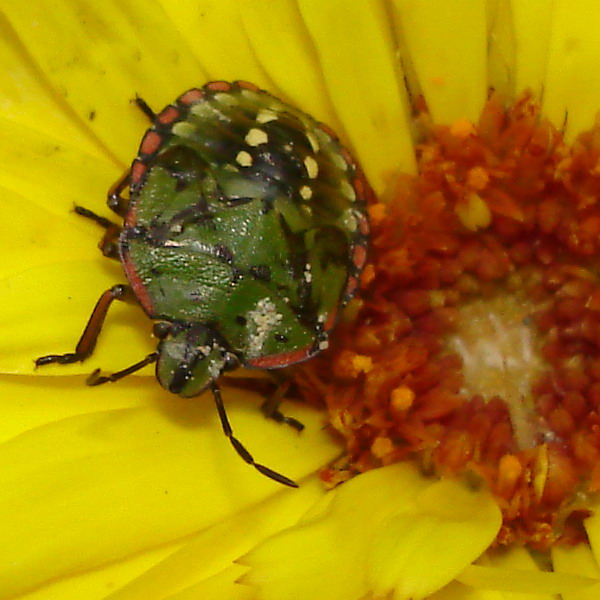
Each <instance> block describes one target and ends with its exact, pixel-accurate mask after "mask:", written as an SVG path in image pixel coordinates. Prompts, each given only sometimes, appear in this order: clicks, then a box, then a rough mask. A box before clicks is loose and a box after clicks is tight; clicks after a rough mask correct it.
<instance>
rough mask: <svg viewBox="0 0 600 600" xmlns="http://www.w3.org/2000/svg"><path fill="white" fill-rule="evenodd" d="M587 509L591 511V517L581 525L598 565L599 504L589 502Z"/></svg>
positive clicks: (599, 550)
mask: <svg viewBox="0 0 600 600" xmlns="http://www.w3.org/2000/svg"><path fill="white" fill-rule="evenodd" d="M588 508H589V509H590V510H591V511H592V516H591V517H589V518H588V519H586V520H585V521H584V522H583V524H584V526H585V532H586V533H587V537H588V540H589V542H590V548H591V550H592V553H593V555H594V558H595V559H596V562H597V563H598V564H600V512H599V511H600V502H598V501H597V500H596V501H593V502H590V503H589V504H588Z"/></svg>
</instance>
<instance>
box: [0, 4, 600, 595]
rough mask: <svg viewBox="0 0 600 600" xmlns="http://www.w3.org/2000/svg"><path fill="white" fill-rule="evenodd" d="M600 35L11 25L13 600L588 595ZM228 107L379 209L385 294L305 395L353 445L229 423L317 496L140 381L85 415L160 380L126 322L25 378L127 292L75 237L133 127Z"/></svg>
mask: <svg viewBox="0 0 600 600" xmlns="http://www.w3.org/2000/svg"><path fill="white" fill-rule="evenodd" d="M598 12H599V9H598V8H597V7H596V5H595V4H593V3H590V2H584V1H583V0H581V1H579V0H578V1H577V2H571V3H569V4H568V5H567V3H562V2H558V1H557V2H552V1H550V0H547V1H541V2H535V3H534V2H512V3H505V2H483V1H481V2H480V1H476V2H473V1H472V0H468V1H465V0H452V1H443V2H441V1H440V2H431V3H421V2H396V1H393V0H389V1H388V2H385V3H381V2H375V1H368V2H363V3H354V2H342V1H341V0H328V2H325V3H323V2H322V1H316V0H298V1H291V0H281V1H278V2H263V1H259V2H252V3H246V2H236V1H234V0H228V1H225V2H217V3H214V2H208V1H197V2H169V1H166V0H164V1H161V2H156V3H153V4H151V5H148V3H139V2H135V1H133V0H128V1H127V2H125V3H123V2H120V3H118V5H117V4H115V3H104V4H103V3H93V2H87V1H86V2H64V3H62V4H61V5H60V6H56V5H52V6H50V5H49V4H48V3H46V2H44V1H43V0H39V1H33V2H29V3H26V4H21V5H18V6H17V5H14V6H8V5H7V6H5V7H3V9H2V18H1V19H0V28H1V31H2V37H3V40H5V43H4V44H3V46H2V48H1V49H0V61H2V65H3V67H4V69H3V72H4V73H5V78H4V82H3V86H2V90H0V121H1V123H2V132H3V135H2V139H0V157H1V160H0V164H1V168H0V185H1V186H2V188H3V193H2V196H1V197H2V202H3V203H4V209H5V210H4V214H5V220H6V223H7V224H8V226H7V227H4V228H3V236H2V249H3V253H4V255H3V256H4V260H3V261H2V265H1V266H0V269H2V277H3V285H2V286H0V288H1V289H0V296H1V297H2V300H1V302H0V305H1V306H2V307H3V308H2V330H3V351H2V352H1V353H0V369H1V370H2V373H3V375H2V376H1V381H2V385H3V386H4V394H3V411H4V414H3V419H2V423H3V427H4V429H3V434H2V438H1V443H0V464H1V465H2V466H1V469H0V472H2V473H3V477H2V478H1V480H0V506H1V507H2V514H3V516H4V518H3V525H2V529H3V531H2V539H4V540H5V544H3V546H2V553H3V556H2V560H1V562H2V564H3V565H7V567H6V568H3V569H2V574H1V575H0V598H9V597H17V596H18V597H27V596H28V595H29V596H30V597H33V596H35V595H37V596H38V597H40V598H50V597H52V596H53V595H54V596H55V597H60V598H68V597H70V596H72V597H74V598H81V597H86V598H105V597H109V598H113V600H116V599H117V598H119V599H122V600H125V599H132V598H156V599H159V598H167V597H171V598H175V597H178V598H179V597H181V598H184V597H202V598H207V597H218V598H229V597H231V598H252V597H260V598H277V599H278V600H281V599H284V598H299V599H300V598H302V599H304V598H320V597H322V598H339V599H340V600H346V599H348V600H349V599H353V598H356V599H358V598H364V597H386V596H389V597H394V598H398V599H400V598H421V597H430V596H431V597H435V598H439V599H445V598H461V597H471V598H480V597H481V598H483V597H486V598H487V597H491V596H489V594H494V593H497V594H500V593H502V592H522V593H524V594H527V595H529V596H531V597H532V598H533V597H534V596H536V597H538V595H539V594H549V595H550V594H557V593H564V594H565V598H567V597H574V596H572V594H574V593H576V592H578V590H581V589H584V588H585V587H586V586H587V589H586V590H585V592H583V593H586V594H588V593H589V594H592V596H590V597H593V595H594V589H595V588H594V587H591V586H592V585H596V586H597V585H598V584H596V581H597V579H598V566H597V562H596V558H595V554H594V549H595V548H596V547H597V544H598V541H597V540H598V531H599V530H598V526H597V516H596V514H595V509H596V505H595V493H596V492H597V490H598V472H597V469H596V468H595V462H596V457H597V454H598V450H599V449H598V444H597V440H596V436H597V423H596V419H597V416H596V415H595V406H596V405H595V404H594V403H595V402H596V400H597V398H596V397H597V395H598V392H597V390H596V387H597V384H596V383H595V381H596V380H597V379H598V377H597V373H598V367H597V364H596V363H597V360H596V355H595V352H596V349H595V345H594V344H595V340H596V337H595V336H596V329H597V323H596V318H595V314H596V311H598V298H597V296H598V294H597V293H596V277H597V275H596V271H597V269H596V266H595V263H594V260H593V258H594V257H595V256H596V253H597V251H598V248H597V247H596V246H597V237H598V233H599V230H600V227H599V226H598V222H599V220H598V217H597V214H596V212H597V207H596V196H597V186H596V179H597V176H598V175H597V160H598V153H597V149H596V147H597V139H596V138H597V129H593V130H592V133H589V134H586V135H584V136H583V137H579V138H578V137H577V136H578V134H580V133H581V132H582V131H585V130H590V128H591V127H592V125H593V122H594V115H595V113H596V111H597V109H598V105H597V100H596V99H597V98H598V97H600V95H599V94H598V92H599V91H600V90H598V89H597V83H596V80H595V79H594V78H593V77H590V73H594V72H595V71H596V70H597V56H598V48H597V45H598V41H597V40H598V39H600V38H598V35H597V31H596V30H595V29H594V27H595V25H594V24H595V23H596V22H598V17H600V14H597V13H598ZM211 79H219V80H235V79H244V80H249V81H252V82H253V83H255V84H257V85H258V86H259V87H261V88H264V89H267V90H269V91H270V92H271V93H273V94H274V95H276V96H279V97H281V98H283V99H284V100H286V101H288V102H290V103H291V104H293V105H296V106H298V107H299V108H301V109H302V110H305V111H306V112H309V113H310V114H312V115H313V116H314V117H315V118H317V119H319V120H320V121H323V122H325V123H327V124H329V125H330V126H331V127H333V128H334V129H335V130H336V131H337V132H338V133H339V134H340V136H341V138H342V140H343V141H344V142H345V143H346V145H347V146H348V147H349V148H350V149H351V150H352V152H353V153H354V155H355V156H356V157H357V158H358V160H359V162H360V163H361V165H362V167H363V168H364V170H365V172H366V175H367V177H368V179H369V181H370V182H371V185H372V186H373V188H374V190H375V192H376V193H377V195H378V200H377V202H375V203H373V204H372V205H371V206H370V210H369V212H370V218H371V222H372V225H373V229H374V235H373V237H372V245H373V250H372V256H371V262H370V263H369V265H368V266H367V268H366V269H365V271H364V272H363V276H362V286H363V290H364V291H363V293H362V295H361V296H359V297H358V299H357V300H356V301H355V302H354V304H353V305H351V306H350V307H349V309H348V311H347V312H346V314H345V316H344V317H343V320H342V323H341V324H340V326H339V336H338V337H337V338H336V339H335V340H334V343H333V347H332V349H331V351H328V352H327V353H323V355H322V356H321V357H320V358H317V359H316V360H315V361H313V362H308V363H306V365H303V366H302V367H300V368H299V369H297V372H296V374H295V376H294V377H295V382H296V387H297V388H298V389H299V390H300V392H301V395H302V396H303V397H304V398H305V399H308V400H309V401H313V402H314V403H316V404H319V405H320V406H321V407H322V406H325V407H326V408H327V415H328V418H329V423H330V424H331V426H332V427H331V429H334V430H337V433H338V434H340V435H341V440H339V439H337V438H334V437H333V436H331V435H330V432H329V431H328V430H326V429H324V428H323V417H324V415H325V413H324V412H319V411H317V410H313V409H311V408H310V407H308V406H306V405H302V404H294V405H288V404H286V405H285V409H286V412H288V413H290V414H291V415H293V416H294V417H296V418H298V419H299V420H300V421H302V422H303V423H304V425H305V431H304V432H302V434H301V435H298V433H297V432H296V431H293V430H291V429H288V428H285V427H281V426H278V425H277V424H275V423H272V422H266V421H264V420H263V419H262V417H261V416H260V413H259V411H258V410H257V406H258V404H259V403H260V398H259V397H257V395H256V394H251V393H248V392H241V391H239V390H236V391H232V390H230V391H229V392H228V393H226V394H225V401H226V404H227V410H228V412H229V416H230V420H231V421H232V423H233V424H234V427H235V430H236V435H237V436H238V437H239V438H240V439H243V440H244V443H245V445H247V446H248V447H249V448H251V449H252V451H253V452H254V453H258V452H259V451H260V460H261V462H264V463H265V464H268V465H269V466H273V467H277V469H281V470H282V471H284V472H285V473H286V474H287V475H290V476H291V477H293V478H295V479H297V480H298V481H299V482H300V483H301V486H300V489H299V490H285V489H280V488H278V487H277V485H276V484H275V483H273V482H271V481H269V480H267V479H265V478H262V477H260V476H259V475H258V474H257V473H255V472H253V471H252V470H251V469H248V468H247V467H246V465H244V463H243V462H242V461H240V460H239V458H238V457H237V456H236V455H235V454H234V453H233V452H231V449H230V448H229V447H228V442H227V440H226V439H225V437H224V436H223V435H222V431H221V430H220V425H219V423H218V417H217V415H216V414H215V410H214V409H213V406H212V403H211V402H207V401H206V399H205V398H204V397H199V398H198V399H197V400H192V401H190V400H183V399H178V398H174V397H171V396H170V395H169V394H167V393H166V392H164V391H163V390H161V388H160V387H159V386H158V384H157V383H156V381H155V379H154V377H152V374H151V372H150V371H141V372H140V373H139V374H137V375H135V376H132V377H131V378H129V379H126V380H124V381H122V382H119V383H118V384H115V385H114V386H112V385H107V386H101V387H98V388H86V387H85V376H86V375H87V374H88V373H89V372H90V371H92V370H93V369H94V368H96V367H101V368H102V369H103V370H107V371H118V370H120V369H122V368H124V367H127V366H129V365H131V364H134V363H135V362H136V361H138V360H140V359H141V358H142V357H143V356H146V355H147V354H148V353H150V352H152V351H153V348H154V347H155V345H154V341H153V340H152V338H151V336H150V335H149V334H150V331H151V328H150V323H149V321H148V319H147V318H145V317H144V315H143V313H142V311H140V310H139V308H138V307H136V306H129V305H120V306H116V307H115V308H114V311H113V310H112V309H111V314H110V315H109V318H108V319H107V321H106V325H105V328H104V331H103V332H102V338H101V340H100V341H99V343H98V346H97V348H96V349H95V352H94V354H93V356H92V357H91V358H90V359H89V360H88V361H87V362H86V363H85V364H84V365H83V366H82V365H80V364H76V365H59V366H51V367H45V368H44V369H39V370H37V371H34V370H33V365H34V363H33V361H34V359H35V358H36V357H37V356H40V355H43V354H47V353H50V352H63V351H64V352H67V351H69V350H70V349H72V348H73V345H74V343H75V342H76V340H77V339H78V336H79V335H80V333H81V329H82V327H83V325H84V323H85V320H86V318H87V317H88V315H89V312H90V310H91V308H92V306H93V304H94V302H95V301H96V300H97V298H98V296H99V295H100V294H101V293H102V292H103V291H104V290H106V289H109V288H110V287H111V286H112V285H113V284H115V283H117V282H119V281H120V280H122V278H123V274H122V271H121V268H120V266H119V264H118V263H117V262H113V263H111V262H110V261H107V260H106V259H105V258H103V257H102V256H101V255H100V253H99V252H98V251H97V249H96V247H95V246H96V243H97V237H98V231H97V229H96V228H95V227H94V223H91V222H89V223H88V222H87V221H83V220H82V219H80V218H79V217H78V216H77V215H76V214H74V213H73V211H72V208H73V205H74V204H77V205H81V204H83V205H85V206H86V207H87V208H90V209H91V210H93V211H95V212H98V213H101V214H106V215H108V210H107V209H105V208H104V199H105V197H106V193H107V190H108V188H109V187H110V185H111V184H112V183H113V182H114V181H115V180H117V179H118V178H119V177H120V175H121V174H122V172H123V171H124V170H125V169H127V168H128V166H129V164H130V162H131V159H132V158H133V157H134V155H135V152H136V148H137V146H138V144H139V140H140V139H141V136H142V134H143V132H144V130H145V128H146V127H147V123H146V122H145V120H144V116H143V115H142V114H141V113H140V111H138V110H136V107H135V106H134V103H132V100H133V99H134V98H135V97H136V96H138V97H141V98H143V99H144V101H145V102H147V103H148V104H149V105H150V106H151V107H154V108H155V109H157V110H159V109H160V108H162V107H163V106H164V105H166V104H167V103H169V102H171V101H172V100H173V99H174V98H175V97H176V96H177V95H178V94H180V93H181V92H182V91H184V90H185V89H188V88H192V87H197V86H199V85H201V84H203V83H205V82H206V81H208V80H211ZM491 88H493V89H494V90H496V95H493V96H492V97H491V99H490V96H489V90H490V89H491ZM526 90H529V92H528V95H523V94H524V93H525V91H526ZM542 92H543V93H542ZM538 105H539V108H538ZM575 140H577V141H575ZM536 186H537V187H536ZM542 195H543V199H541V198H540V196H542ZM557 256H558V257H559V258H558V259H557ZM507 290H508V292H509V293H507ZM532 332H533V333H532ZM494 338H497V339H494ZM586 344H587V345H586ZM592 350H593V351H592ZM509 363H510V364H509ZM594 386H596V387H594ZM340 457H341V458H340ZM336 459H337V462H335V463H333V465H334V466H333V467H332V466H328V465H331V464H332V461H334V460H336ZM375 467H379V468H375ZM359 473H360V474H359ZM322 480H326V482H327V483H329V484H331V485H333V484H335V483H339V482H340V481H344V480H348V481H346V482H345V483H343V484H342V485H338V486H337V487H335V488H334V489H333V490H331V491H326V489H325V486H323V482H322ZM559 542H560V543H559ZM568 544H576V545H575V546H574V547H573V548H571V547H569V545H568ZM500 546H502V547H503V552H498V551H490V549H491V548H492V547H500ZM534 549H535V550H536V551H537V552H532V550H534ZM540 552H541V553H540ZM551 571H552V572H551ZM36 588H37V589H36ZM33 590H35V591H33ZM525 597H527V596H525ZM582 597H583V596H582Z"/></svg>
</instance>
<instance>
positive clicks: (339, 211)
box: [36, 81, 370, 485]
mask: <svg viewBox="0 0 600 600" xmlns="http://www.w3.org/2000/svg"><path fill="white" fill-rule="evenodd" d="M138 104H139V105H140V106H141V108H142V109H143V110H144V111H145V112H146V113H148V114H149V116H150V115H151V116H152V118H153V125H152V127H151V128H150V129H149V130H148V131H147V132H146V134H145V135H144V137H143V139H142V142H141V145H140V149H139V153H138V156H137V158H136V159H135V160H134V161H133V164H132V166H131V169H130V170H129V171H128V173H127V174H126V176H125V177H124V178H123V179H122V180H120V181H119V182H117V184H116V185H115V186H114V187H113V188H112V190H111V191H110V192H109V206H110V207H111V208H112V209H113V210H114V211H115V212H116V213H117V214H119V215H120V216H122V217H123V218H124V224H123V227H119V226H117V225H115V224H113V223H112V222H111V221H108V220H107V219H104V218H103V217H99V216H97V215H95V214H94V213H92V212H90V211H88V210H87V209H84V208H81V207H77V209H76V210H77V212H79V214H82V215H83V216H87V217H89V218H92V219H94V220H95V221H96V222H98V223H99V224H100V225H102V226H103V227H105V228H106V235H105V236H104V238H103V241H102V242H101V248H102V249H103V251H104V253H105V254H106V255H108V256H113V257H118V258H119V259H120V261H121V263H122V265H123V269H124V271H125V274H126V276H127V279H128V281H129V285H128V286H124V285H116V286H114V287H113V288H111V289H110V290H108V291H107V292H105V293H104V294H103V296H102V297H101V298H100V300H99V301H98V304H97V305H96V308H95V309H94V312H93V313H92V316H91V318H90V321H89V322H88V325H87V327H86V329H85V331H84V333H83V335H82V337H81V339H80V341H79V344H78V346H77V348H76V350H75V352H73V353H70V354H63V355H49V356H44V357H41V358H39V359H38V360H37V361H36V364H38V365H43V364H48V363H52V362H57V363H69V362H76V361H79V360H84V359H85V358H87V357H88V356H89V355H90V354H91V352H92V351H93V348H94V346H95V342H96V339H97V336H98V334H99V331H100V328H101V326H102V323H103V321H104V317H105V315H106V312H107V310H108V307H109V305H110V304H111V302H112V301H113V300H115V299H123V298H125V297H127V296H134V297H135V299H136V300H137V301H138V302H139V304H140V305H141V306H142V308H143V309H144V311H145V312H146V314H147V315H148V316H149V317H150V318H151V319H153V320H154V321H155V326H154V333H155V335H156V336H157V337H158V338H159V340H160V342H159V344H158V349H157V351H156V352H154V353H152V354H150V355H149V356H147V357H146V358H144V359H143V360H142V361H140V362H139V363H137V364H135V365H133V366H131V367H129V368H127V369H124V370H123V371H119V372H118V373H114V374H112V375H100V374H99V373H98V372H96V373H94V374H92V376H91V377H90V380H89V381H88V383H90V384H92V385H94V384H99V383H104V382H106V381H116V380H117V379H120V378H121V377H124V376H125V375H128V374H130V373H132V372H134V371H136V370H138V369H140V368H142V367H143V366H145V365H147V364H150V363H152V362H156V363H157V364H156V374H157V378H158V380H159V382H160V383H161V385H162V386H163V387H165V388H166V389H168V390H169V391H171V392H173V393H175V394H178V395H180V396H184V397H192V396H196V395H198V394H200V393H201V392H203V391H204V390H206V389H207V388H210V389H211V390H212V392H213V395H214V397H215V400H216V403H217V407H218V410H219V415H220V417H221V421H222V424H223V428H224V430H225V433H226V435H227V436H228V437H229V439H230V440H231V442H232V444H233V445H234V447H235V448H236V450H237V451H238V453H240V454H241V455H242V458H244V460H246V461H247V462H249V463H250V464H252V465H254V466H255V467H256V468H257V469H258V470H259V471H261V472H262V473H264V474H266V475H267V476H269V477H271V478H273V479H276V480H277V481H279V482H281V483H284V484H287V485H295V484H294V482H292V481H291V480H289V479H288V478H287V477H285V476H283V475H281V474H279V473H276V472H275V471H272V470H271V469H269V468H267V467H265V466H263V465H260V464H257V463H256V462H255V461H254V460H253V458H252V457H251V455H250V454H249V453H248V452H247V451H246V449H245V448H244V447H243V446H242V445H241V444H240V442H239V441H238V440H237V439H236V438H235V437H234V436H233V435H232V432H231V427H230V426H229V423H228V421H227V416H226V414H225V410H224V408H223V404H222V401H221V396H220V391H219V387H218V385H217V380H218V378H219V376H220V375H221V374H222V373H223V372H224V371H228V370H230V369H233V368H235V367H237V366H239V365H243V366H244V367H248V368H257V369H277V368H280V367H285V366H288V365H291V364H293V363H297V362H300V361H303V360H306V359H308V358H310V357H311V356H313V355H314V354H315V353H317V352H319V351H320V350H322V349H324V348H325V347H326V346H327V339H328V336H329V333H330V332H331V330H332V328H333V326H334V324H335V321H336V317H337V315H338V312H339V309H340V308H341V307H342V306H343V305H344V304H345V303H346V302H347V301H348V300H349V299H350V298H351V297H352V296H353V294H354V292H355V290H356V287H357V282H358V276H359V274H360V271H361V269H362V267H363V264H364V262H365V257H366V248H367V235H368V222H367V218H366V214H365V200H366V196H367V195H368V194H369V193H370V192H369V187H368V184H367V183H366V181H365V179H364V177H363V176H362V174H361V172H360V169H359V168H358V166H357V165H356V164H355V163H354V161H353V160H352V159H351V157H350V155H349V154H348V152H347V151H346V150H345V149H344V148H343V147H342V146H341V145H340V143H339V142H338V140H337V138H336V137H335V135H334V134H333V133H332V132H331V131H329V130H328V129H327V128H326V127H324V126H322V125H320V124H318V123H317V122H316V121H315V120H314V119H312V118H311V117H310V116H308V115H306V114H304V113H302V112H301V111H299V110H297V109H295V108H293V107H291V106H289V105H287V104H285V103H283V102H282V101H280V100H278V99H276V98H275V97H273V96H271V95H270V94H268V93H266V92H264V91H261V90H259V89H258V88H256V87H255V86H253V85H251V84H248V83H245V82H235V83H227V82H222V81H216V82H211V83H208V84H207V85H205V86H204V87H203V88H201V89H191V90H189V91H187V92H185V93H184V94H182V95H181V96H180V97H179V98H178V99H177V100H176V102H175V103H173V104H171V105H169V106H167V107H166V108H165V109H164V110H162V111H161V112H160V113H159V114H157V115H154V114H153V113H152V112H151V111H150V109H149V108H148V107H147V105H145V103H143V101H138ZM127 185H129V198H125V197H123V196H121V193H122V192H123V190H124V189H125V187H126V186H127ZM274 416H276V417H278V418H279V420H284V419H285V418H284V417H283V416H282V415H281V413H279V412H278V411H276V410H275V411H274ZM290 421H291V423H292V424H296V425H298V424H297V422H295V423H294V421H293V420H290Z"/></svg>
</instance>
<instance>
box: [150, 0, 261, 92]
mask: <svg viewBox="0 0 600 600" xmlns="http://www.w3.org/2000/svg"><path fill="white" fill-rule="evenodd" d="M160 4H161V5H162V7H163V9H164V11H165V12H166V13H167V14H168V15H169V17H170V19H171V20H172V22H173V23H174V24H176V26H177V29H178V31H179V32H180V33H181V36H182V38H184V39H185V41H186V42H187V45H188V48H189V49H190V50H191V52H192V53H193V55H194V56H195V58H196V59H197V60H198V62H199V63H200V64H201V65H202V71H196V73H195V76H196V79H197V81H196V84H195V85H199V84H202V83H204V82H205V81H204V80H210V79H224V80H234V79H245V80H247V81H251V82H252V83H255V84H256V85H259V86H261V87H266V88H270V87H271V80H270V78H269V76H268V75H267V74H266V72H265V70H264V69H263V67H262V65H261V64H260V63H259V61H258V60H257V58H256V56H255V55H254V53H253V51H252V47H251V45H250V44H249V42H248V38H247V36H246V34H245V32H244V24H243V22H242V18H241V15H240V11H239V10H238V6H237V1H236V0H217V1H215V0H177V2H173V1H172V0H160ZM181 91H183V89H182V90H181Z"/></svg>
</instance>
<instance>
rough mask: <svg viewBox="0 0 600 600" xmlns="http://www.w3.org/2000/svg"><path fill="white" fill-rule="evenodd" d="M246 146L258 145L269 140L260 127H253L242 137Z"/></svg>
mask: <svg viewBox="0 0 600 600" xmlns="http://www.w3.org/2000/svg"><path fill="white" fill-rule="evenodd" d="M244 139H245V140H246V144H248V146H260V145H261V144H266V143H267V142H268V141H269V136H268V135H267V133H266V132H265V131H263V130H262V129H258V128H256V127H253V128H252V129H251V130H250V131H249V132H248V133H247V134H246V137H245V138H244Z"/></svg>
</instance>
